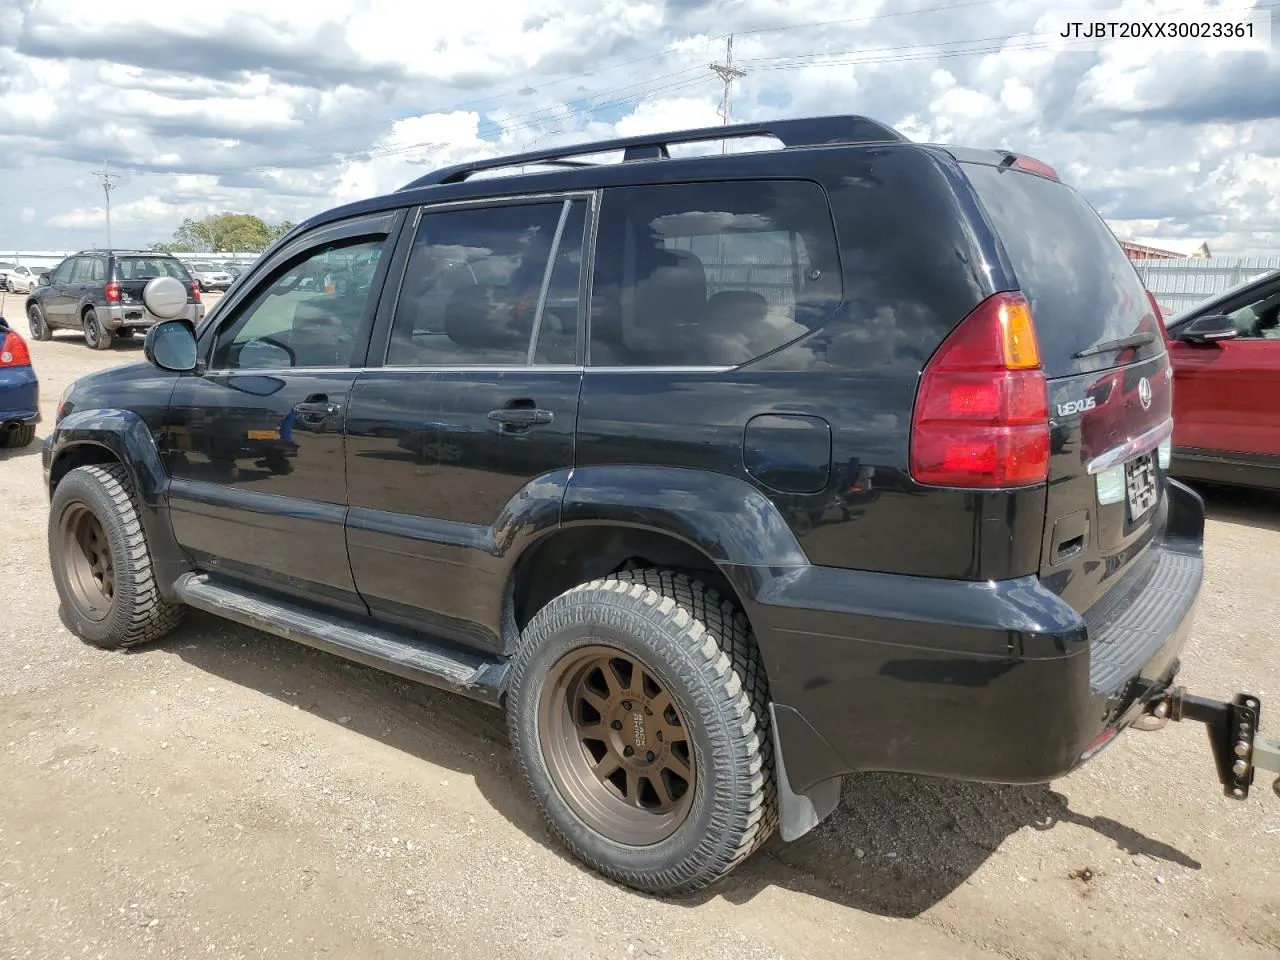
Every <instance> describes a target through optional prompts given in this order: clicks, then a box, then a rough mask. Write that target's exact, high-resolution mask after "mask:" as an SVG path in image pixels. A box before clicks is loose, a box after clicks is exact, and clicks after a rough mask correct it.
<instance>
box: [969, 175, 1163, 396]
mask: <svg viewBox="0 0 1280 960" xmlns="http://www.w3.org/2000/svg"><path fill="white" fill-rule="evenodd" d="M963 168H964V170H965V173H966V174H967V175H968V177H969V181H970V182H971V183H972V184H973V187H974V189H975V190H976V191H977V194H978V197H979V200H980V201H981V203H982V206H983V208H984V209H985V211H986V213H987V216H988V217H989V218H990V220H991V222H992V225H993V226H994V227H995V230H996V233H997V234H999V237H1000V240H1001V242H1002V243H1003V245H1004V247H1005V250H1006V252H1007V253H1008V255H1009V258H1010V259H1011V261H1012V265H1013V270H1014V273H1015V274H1016V276H1017V280H1018V285H1019V287H1020V288H1021V289H1022V292H1023V294H1025V295H1026V297H1027V299H1028V300H1029V301H1030V303H1031V312H1032V316H1033V318H1034V321H1035V327H1036V337H1037V339H1038V340H1039V342H1040V352H1041V356H1042V359H1043V362H1044V367H1045V375H1046V376H1048V377H1050V378H1054V377H1064V376H1071V375H1074V374H1077V373H1087V372H1091V371H1094V370H1100V369H1105V368H1108V367H1113V366H1118V365H1121V364H1126V363H1135V362H1139V361H1142V360H1146V359H1149V358H1150V357H1153V356H1157V355H1159V354H1160V353H1161V352H1162V351H1163V350H1164V342H1163V339H1162V338H1161V336H1160V325H1159V320H1158V319H1157V318H1156V316H1155V314H1154V313H1153V312H1152V310H1151V305H1150V303H1149V302H1148V300H1147V294H1146V290H1145V288H1144V287H1143V286H1142V281H1141V280H1140V279H1139V278H1138V274H1137V272H1136V271H1135V270H1134V268H1133V265H1132V264H1131V263H1130V262H1129V258H1128V257H1127V256H1126V255H1125V252H1124V250H1123V248H1121V246H1120V244H1119V242H1118V241H1117V240H1116V238H1115V236H1114V235H1113V234H1112V233H1111V231H1110V230H1109V229H1108V228H1107V225H1106V224H1105V223H1103V221H1102V218H1101V217H1099V216H1098V214H1097V212H1096V211H1094V209H1093V208H1092V207H1091V206H1090V205H1089V204H1088V203H1087V202H1086V201H1085V200H1084V198H1083V197H1081V196H1080V194H1079V193H1077V192H1076V191H1075V190H1074V189H1072V188H1071V187H1069V186H1067V185H1065V184H1063V183H1059V182H1057V181H1054V180H1049V179H1047V178H1045V177H1041V176H1037V175H1035V174H1030V173H1024V172H1022V171H1019V170H1014V169H1011V168H1007V167H1006V168H998V167H994V166H986V165H983V164H977V163H965V164H963ZM1139 333H1151V334H1154V337H1153V339H1152V342H1151V343H1150V344H1149V345H1146V346H1143V347H1140V348H1136V349H1127V350H1117V351H1107V352H1105V353H1102V354H1094V355H1088V356H1084V357H1080V356H1077V354H1079V353H1081V352H1086V353H1087V352H1088V351H1089V350H1090V348H1093V347H1097V346H1099V345H1101V344H1104V343H1108V342H1111V341H1114V340H1119V339H1122V338H1125V337H1130V336H1133V335H1135V334H1139Z"/></svg>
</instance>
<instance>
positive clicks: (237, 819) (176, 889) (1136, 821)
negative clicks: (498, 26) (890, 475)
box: [0, 298, 1280, 960]
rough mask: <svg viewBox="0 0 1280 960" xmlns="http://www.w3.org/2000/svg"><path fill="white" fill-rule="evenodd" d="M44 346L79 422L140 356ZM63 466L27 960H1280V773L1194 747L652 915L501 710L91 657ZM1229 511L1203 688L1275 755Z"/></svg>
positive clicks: (891, 790)
mask: <svg viewBox="0 0 1280 960" xmlns="http://www.w3.org/2000/svg"><path fill="white" fill-rule="evenodd" d="M14 299H15V298H10V300H9V302H7V303H4V304H0V309H3V310H4V311H5V312H6V313H7V314H8V315H9V316H10V319H11V320H14V321H17V325H18V327H19V329H25V325H24V324H23V323H22V320H21V307H20V305H15V304H14V302H13V300H14ZM15 307H16V309H15ZM32 353H33V355H34V359H35V363H36V365H37V369H38V371H39V373H40V376H41V381H42V391H43V393H42V395H43V400H44V412H45V416H46V418H50V419H51V418H52V414H53V407H54V404H56V402H57V398H58V396H59V394H60V393H61V392H62V389H63V387H64V386H66V384H67V383H69V382H70V381H71V379H73V378H74V377H77V376H80V375H83V374H85V373H87V372H89V371H91V370H94V369H99V368H102V367H105V366H108V365H112V364H118V363H123V362H128V361H131V360H134V359H137V358H139V357H140V356H141V352H140V350H139V348H138V345H136V344H119V345H117V346H116V347H115V348H114V349H113V350H111V351H109V352H103V353H97V352H91V351H89V350H88V349H86V348H85V346H84V344H83V343H82V342H80V341H78V340H76V339H73V338H71V337H70V336H69V335H66V334H63V335H60V336H59V337H58V338H57V339H56V340H54V341H53V342H51V343H36V344H33V345H32ZM48 425H49V420H46V423H45V424H44V425H43V426H42V428H41V431H40V432H41V434H42V435H43V434H44V433H46V432H47V430H48ZM38 450H39V448H38V445H33V446H31V447H30V448H28V449H26V450H23V451H17V452H5V453H0V490H2V491H3V494H4V502H5V504H6V506H7V509H6V511H5V513H4V519H3V529H4V536H5V541H4V542H5V545H6V549H4V550H3V552H2V553H0V584H3V585H4V592H3V597H4V601H3V603H4V607H3V622H2V623H0V662H2V663H3V664H4V670H3V673H2V674H0V769H3V771H4V775H3V776H2V777H0V956H3V957H13V958H19V957H22V958H27V957H30V958H39V960H47V958H61V957H77V958H79V957H96V958H104V960H106V958H128V960H135V958H143V957H173V958H184V960H188V958H195V957H217V958H227V957H244V958H248V957H360V958H369V960H373V958H392V957H397V958H398V957H410V956H413V957H422V956H432V957H434V956H449V957H452V958H456V960H472V958H490V957H498V956H501V957H504V958H534V957H537V958H542V957H546V958H553V957H554V958H560V960H563V958H575V960H576V958H624V957H626V958H630V957H642V958H644V957H663V958H686V957H688V958H698V960H716V958H726V960H728V958H743V960H771V958H783V957H785V958H802V957H815V958H819V957H822V958H826V957H833V956H839V957H889V958H907V957H921V958H938V960H942V958H946V960H965V958H971V957H1004V958H1027V960H1041V958H1043V960H1060V958H1062V957H1064V956H1071V957H1073V958H1085V960H1089V958H1095V957H1096V958H1107V960H1111V958H1114V957H1117V956H1124V957H1153V958H1154V957H1160V958H1161V960H1164V958H1167V957H1168V956H1170V955H1177V956H1196V957H1199V956H1205V957H1207V956H1228V955H1230V956H1231V957H1233V960H1253V958H1259V960H1260V958H1263V957H1266V958H1275V957H1276V956H1277V954H1278V953H1280V870H1278V869H1277V866H1278V864H1277V854H1278V853H1280V799H1277V798H1276V797H1275V796H1274V795H1273V794H1272V793H1271V791H1270V784H1269V779H1268V780H1260V781H1259V783H1258V786H1257V789H1256V791H1255V794H1254V796H1253V797H1252V798H1251V799H1250V800H1249V801H1248V802H1246V803H1237V802H1231V801H1228V800H1226V799H1225V798H1223V797H1222V796H1221V791H1220V790H1219V788H1218V786H1217V783H1216V781H1215V780H1214V778H1213V773H1212V764H1211V760H1210V755H1209V751H1208V749H1207V745H1206V743H1205V736H1204V732H1203V730H1201V729H1200V728H1198V727H1195V726H1177V725H1173V726H1171V727H1170V728H1168V729H1167V730H1166V731H1164V732H1162V733H1158V734H1139V733H1133V734H1129V735H1127V736H1125V737H1123V738H1121V739H1120V741H1118V742H1117V743H1116V744H1115V745H1114V746H1113V747H1112V748H1110V749H1108V750H1107V751H1106V752H1104V753H1103V754H1102V755H1101V756H1100V757H1098V758H1097V759H1096V760H1095V761H1093V762H1092V763H1091V764H1089V765H1087V766H1086V767H1085V768H1083V769H1082V770H1080V771H1078V772H1077V773H1075V774H1073V775H1072V776H1070V777H1068V778H1066V779H1064V780H1062V781H1060V782H1057V783H1054V784H1053V785H1051V786H1050V787H1048V788H1009V787H996V786H982V785H965V784H955V783H949V782H945V781H931V780H925V779H920V778H913V777H899V776H865V777H858V778H852V779H850V780H849V781H848V782H847V784H846V786H845V792H844V799H843V802H842V805H841V808H840V810H839V811H838V812H837V813H836V814H835V815H833V817H832V818H831V819H830V820H829V821H828V822H827V823H825V824H824V825H823V826H822V827H821V828H819V829H818V830H817V831H815V832H814V833H812V834H810V835H809V836H808V837H806V838H804V839H803V840H801V841H800V842H798V843H795V844H792V845H786V844H782V843H781V842H780V841H777V840H776V839H775V841H774V842H773V843H772V845H771V846H770V847H768V848H767V849H766V850H765V851H764V852H763V855H759V856H757V857H755V858H754V859H753V860H752V861H751V862H750V863H748V864H747V865H746V866H745V867H744V868H742V869H741V870H739V871H738V872H737V873H736V874H734V875H733V876H732V877H731V878H730V879H729V880H728V881H727V882H725V883H724V884H722V885H721V886H719V887H717V888H716V889H715V890H714V891H712V892H709V893H706V894H704V895H702V896H700V897H697V898H694V899H689V900H679V901H674V902H662V901H658V900H654V899H650V898H646V897H642V896H637V895H635V894H633V893H631V892H629V891H626V890H623V889H621V888H618V887H615V886H613V885H611V884H609V883H607V882H604V881H602V880H600V879H599V878H597V877H596V876H594V875H593V874H590V873H587V872H586V871H584V870H582V869H581V868H579V867H578V866H577V865H576V864H575V863H573V862H571V861H570V860H568V859H567V858H566V857H565V856H564V855H563V854H562V853H561V852H560V850H559V849H558V848H557V847H556V846H555V845H554V844H553V843H552V842H551V841H550V839H549V838H548V836H547V834H546V833H545V831H544V830H543V828H542V826H541V825H540V823H539V822H538V820H537V818H536V816H535V814H534V810H533V807H532V804H531V803H530V802H529V801H528V800H527V799H526V798H525V795H524V793H523V790H522V789H521V788H520V786H519V784H518V783H517V782H516V781H515V778H514V767H513V764H512V763H511V761H510V759H509V756H508V752H507V744H506V736H505V732H504V728H503V722H502V717H501V715H500V714H499V713H497V712H496V711H492V710H489V709H487V708H484V707H481V706H478V705H475V704H472V703H469V702H466V701H463V700H461V699H457V698H454V697H451V696H449V695H446V694H442V693H436V692H434V691H432V690H429V689H425V688H421V687H416V686H413V685H411V684H408V683H404V682H401V681H399V680H397V679H395V678H390V677H387V676H385V675H382V674H379V673H378V672H376V671H373V670H368V669H365V668H362V667H358V666H355V665H351V664H348V663H346V662H344V661H341V660H339V659H336V658H333V657H329V656H326V655H324V654H321V653H318V652H315V651H312V650H310V649H308V648H305V647H301V646H297V645H292V644H290V643H288V642H286V641H283V640H277V639H275V638H273V637H270V636H267V635H264V634H261V633H256V632H254V631H251V630H247V629H244V628H241V627H239V626H235V625H232V624H228V623H223V622H220V621H218V620H215V619H213V618H210V617H206V616H192V617H191V618H190V619H189V620H188V621H187V623H186V624H185V625H184V626H183V627H182V628H180V629H179V631H178V632H177V633H175V634H174V635H173V636H172V637H171V638H170V639H169V640H168V641H166V642H164V643H162V644H160V645H159V646H156V647H153V648H148V649H145V650H140V651H136V652H132V653H128V654H120V653H106V652H102V651H98V650H95V649H93V648H91V647H88V646H86V645H84V644H82V643H80V642H79V641H77V640H76V639H74V638H73V637H72V636H71V635H70V634H69V633H68V632H67V631H66V629H65V628H64V627H63V626H62V624H61V622H60V620H59V616H58V604H57V600H56V595H55V593H54V589H53V584H52V581H51V579H50V576H49V572H48V561H47V553H46V546H45V521H46V516H47V505H46V500H45V496H44V493H43V491H42V489H41V484H40V457H39V452H38ZM1209 502H1210V509H1211V516H1212V518H1211V520H1210V523H1209V527H1208V543H1207V546H1206V550H1207V554H1208V564H1209V575H1208V581H1207V584H1206V588H1205V593H1204V599H1203V602H1202V606H1201V612H1200V615H1199V619H1198V628H1197V631H1196V636H1195V640H1194V643H1193V646H1192V648H1191V650H1190V652H1189V655H1188V656H1187V659H1186V665H1187V666H1186V674H1185V678H1186V681H1187V682H1188V683H1189V684H1190V685H1191V687H1192V689H1193V690H1196V691H1198V692H1202V693H1205V694H1212V695H1227V694H1230V693H1232V692H1235V691H1237V690H1241V689H1248V690H1250V691H1252V692H1255V693H1257V694H1259V695H1261V696H1262V698H1263V702H1264V713H1263V717H1264V726H1270V728H1271V729H1272V730H1273V731H1274V730H1277V729H1280V714H1277V715H1276V719H1273V720H1272V721H1271V722H1270V723H1269V724H1268V723H1266V718H1267V716H1268V714H1267V712H1266V710H1265V705H1266V704H1267V703H1268V702H1272V698H1276V697H1277V695H1280V658H1277V656H1276V654H1275V643H1276V640H1275V637H1274V629H1275V624H1276V623H1277V622H1280V591H1277V590H1276V584H1277V582H1278V579H1277V573H1276V571H1277V570H1278V569H1280V499H1277V498H1275V497H1271V496H1265V495H1257V494H1253V495H1250V494H1244V493H1240V492H1235V493H1223V492H1213V493H1210V494H1209ZM1277 702H1280V701H1277Z"/></svg>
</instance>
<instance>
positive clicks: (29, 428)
mask: <svg viewBox="0 0 1280 960" xmlns="http://www.w3.org/2000/svg"><path fill="white" fill-rule="evenodd" d="M35 438H36V426H35V424H34V423H20V424H18V425H17V426H16V427H10V428H9V429H3V428H0V447H4V448H5V449H6V450H16V449H18V448H19V447H25V446H26V445H27V444H29V443H30V442H31V441H32V440H34V439H35Z"/></svg>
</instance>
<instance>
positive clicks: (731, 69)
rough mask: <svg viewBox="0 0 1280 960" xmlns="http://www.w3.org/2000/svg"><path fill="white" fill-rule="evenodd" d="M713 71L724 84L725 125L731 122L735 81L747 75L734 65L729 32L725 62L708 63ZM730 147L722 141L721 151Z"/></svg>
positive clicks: (722, 105)
mask: <svg viewBox="0 0 1280 960" xmlns="http://www.w3.org/2000/svg"><path fill="white" fill-rule="evenodd" d="M708 66H710V67H711V72H712V73H714V74H715V75H716V76H717V77H719V78H720V80H721V82H722V83H723V84H724V96H723V97H721V98H720V119H721V120H723V121H724V123H725V125H726V126H727V125H728V124H729V117H730V116H731V115H732V113H733V81H734V80H740V79H741V78H742V77H745V76H746V75H747V71H745V70H741V69H739V68H738V67H735V66H734V65H733V34H732V33H731V34H729V36H728V37H726V38H725V48H724V63H719V62H716V63H712V64H708ZM727 147H728V144H727V142H726V141H723V140H722V141H720V152H721V153H724V152H725V151H726V149H727Z"/></svg>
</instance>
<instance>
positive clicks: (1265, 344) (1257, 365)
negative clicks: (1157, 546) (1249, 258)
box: [1166, 270, 1280, 490]
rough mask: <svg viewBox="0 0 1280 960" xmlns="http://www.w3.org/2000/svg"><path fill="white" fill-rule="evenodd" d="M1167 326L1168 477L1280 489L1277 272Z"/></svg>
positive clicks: (1279, 288) (1279, 299) (1279, 292)
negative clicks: (1170, 371)
mask: <svg viewBox="0 0 1280 960" xmlns="http://www.w3.org/2000/svg"><path fill="white" fill-rule="evenodd" d="M1166 329H1167V330H1168V334H1169V341H1170V350H1169V352H1170V354H1171V355H1172V358H1173V373H1174V391H1173V410H1174V431H1173V466H1172V473H1173V474H1174V476H1178V477H1184V478H1187V479H1191V480H1206V481H1210V482H1213V483H1227V484H1238V485H1240V486H1249V487H1269V488H1271V489H1275V490H1280V403H1277V402H1276V398H1277V396H1280V270H1275V271H1272V272H1271V273H1268V274H1265V275H1263V276H1261V277H1258V278H1256V279H1254V280H1250V281H1248V282H1247V283H1244V284H1242V285H1240V286H1237V287H1235V288H1234V289H1232V290H1228V291H1227V292H1226V293H1221V294H1218V295H1217V296H1215V297H1213V298H1212V299H1210V300H1206V301H1205V302H1204V303H1201V304H1198V305H1196V306H1195V307H1193V308H1192V309H1190V310H1186V311H1184V312H1182V313H1180V314H1177V315H1176V316H1173V317H1170V318H1169V320H1168V322H1167V324H1166Z"/></svg>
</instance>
